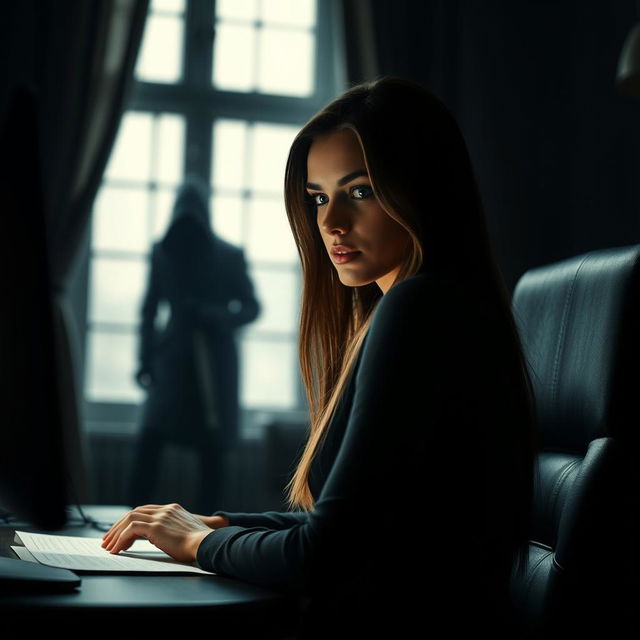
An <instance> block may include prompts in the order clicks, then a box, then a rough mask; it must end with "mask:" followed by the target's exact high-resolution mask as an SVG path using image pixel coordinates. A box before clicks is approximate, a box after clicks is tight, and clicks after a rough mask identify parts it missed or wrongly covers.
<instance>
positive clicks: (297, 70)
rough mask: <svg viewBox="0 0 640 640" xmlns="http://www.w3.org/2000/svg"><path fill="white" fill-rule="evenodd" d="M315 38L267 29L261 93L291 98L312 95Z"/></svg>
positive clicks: (262, 39) (263, 36) (305, 33)
mask: <svg viewBox="0 0 640 640" xmlns="http://www.w3.org/2000/svg"><path fill="white" fill-rule="evenodd" d="M313 41H314V38H313V35H312V34H311V33H310V32H308V31H292V30H290V29H276V28H273V29H272V28H269V27H265V28H263V29H262V30H261V33H260V56H259V60H258V90H259V91H261V92H263V93H276V94H281V95H290V96H308V95H311V93H312V92H313V84H314V71H313V63H314V55H313Z"/></svg>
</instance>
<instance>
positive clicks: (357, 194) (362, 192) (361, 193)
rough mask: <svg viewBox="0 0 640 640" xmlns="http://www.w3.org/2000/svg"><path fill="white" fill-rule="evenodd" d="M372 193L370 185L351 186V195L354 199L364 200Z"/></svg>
mask: <svg viewBox="0 0 640 640" xmlns="http://www.w3.org/2000/svg"><path fill="white" fill-rule="evenodd" d="M372 194H373V189H372V188H371V187H367V186H366V185H362V186H360V187H353V189H351V195H352V196H353V197H354V198H355V199H356V200H364V199H365V198H368V197H369V196H371V195H372Z"/></svg>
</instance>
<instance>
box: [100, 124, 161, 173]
mask: <svg viewBox="0 0 640 640" xmlns="http://www.w3.org/2000/svg"><path fill="white" fill-rule="evenodd" d="M151 126H152V120H151V115H150V114H148V113H139V112H130V113H127V114H126V115H125V116H124V117H123V118H122V123H121V124H120V129H119V131H118V137H117V138H116V142H115V145H114V148H113V151H112V153H111V158H110V159H109V164H108V165H107V169H106V172H105V176H106V177H107V178H109V179H120V180H142V181H146V180H149V179H150V177H151V175H150V174H151Z"/></svg>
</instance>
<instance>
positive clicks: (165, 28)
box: [136, 13, 183, 82]
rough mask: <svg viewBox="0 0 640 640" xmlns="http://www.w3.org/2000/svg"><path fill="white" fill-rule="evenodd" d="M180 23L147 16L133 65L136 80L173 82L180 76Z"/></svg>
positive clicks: (174, 18) (172, 18)
mask: <svg viewBox="0 0 640 640" xmlns="http://www.w3.org/2000/svg"><path fill="white" fill-rule="evenodd" d="M182 33H183V21H182V18H180V17H177V16H175V17H174V16H167V15H156V14H153V13H152V14H150V15H149V17H148V18H147V23H146V25H145V30H144V37H143V39H142V46H141V48H140V54H139V57H138V62H137V65H136V77H137V78H138V79H139V80H146V81H148V82H177V81H178V80H179V79H180V77H181V75H182V37H183V35H182Z"/></svg>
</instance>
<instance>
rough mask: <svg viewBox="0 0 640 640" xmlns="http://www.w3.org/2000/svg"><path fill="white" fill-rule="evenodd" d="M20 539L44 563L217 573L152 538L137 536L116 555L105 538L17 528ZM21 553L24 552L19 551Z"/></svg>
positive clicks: (99, 568) (114, 569)
mask: <svg viewBox="0 0 640 640" xmlns="http://www.w3.org/2000/svg"><path fill="white" fill-rule="evenodd" d="M16 541H19V542H22V544H24V546H25V547H26V549H27V551H28V552H29V553H31V554H32V556H33V557H34V558H35V559H36V560H37V561H38V562H40V563H41V564H46V565H48V566H50V567H60V568H62V569H71V570H72V571H80V572H82V571H85V572H91V573H102V572H111V573H131V572H133V573H198V574H205V575H214V574H212V573H211V572H210V571H205V570H204V569H200V568H199V567H197V566H196V565H195V564H186V563H183V562H178V561H177V560H174V559H173V558H172V557H171V556H169V555H167V554H166V553H164V551H160V549H158V548H157V547H155V546H153V545H152V544H151V543H150V542H149V541H148V540H136V541H135V542H134V543H133V544H132V545H131V547H129V549H128V550H127V551H121V552H120V553H119V554H117V555H114V554H112V553H109V552H108V551H107V550H106V549H103V548H102V546H101V544H102V538H80V537H76V536H56V535H50V534H43V533H29V532H27V531H16ZM18 555H20V554H18Z"/></svg>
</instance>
